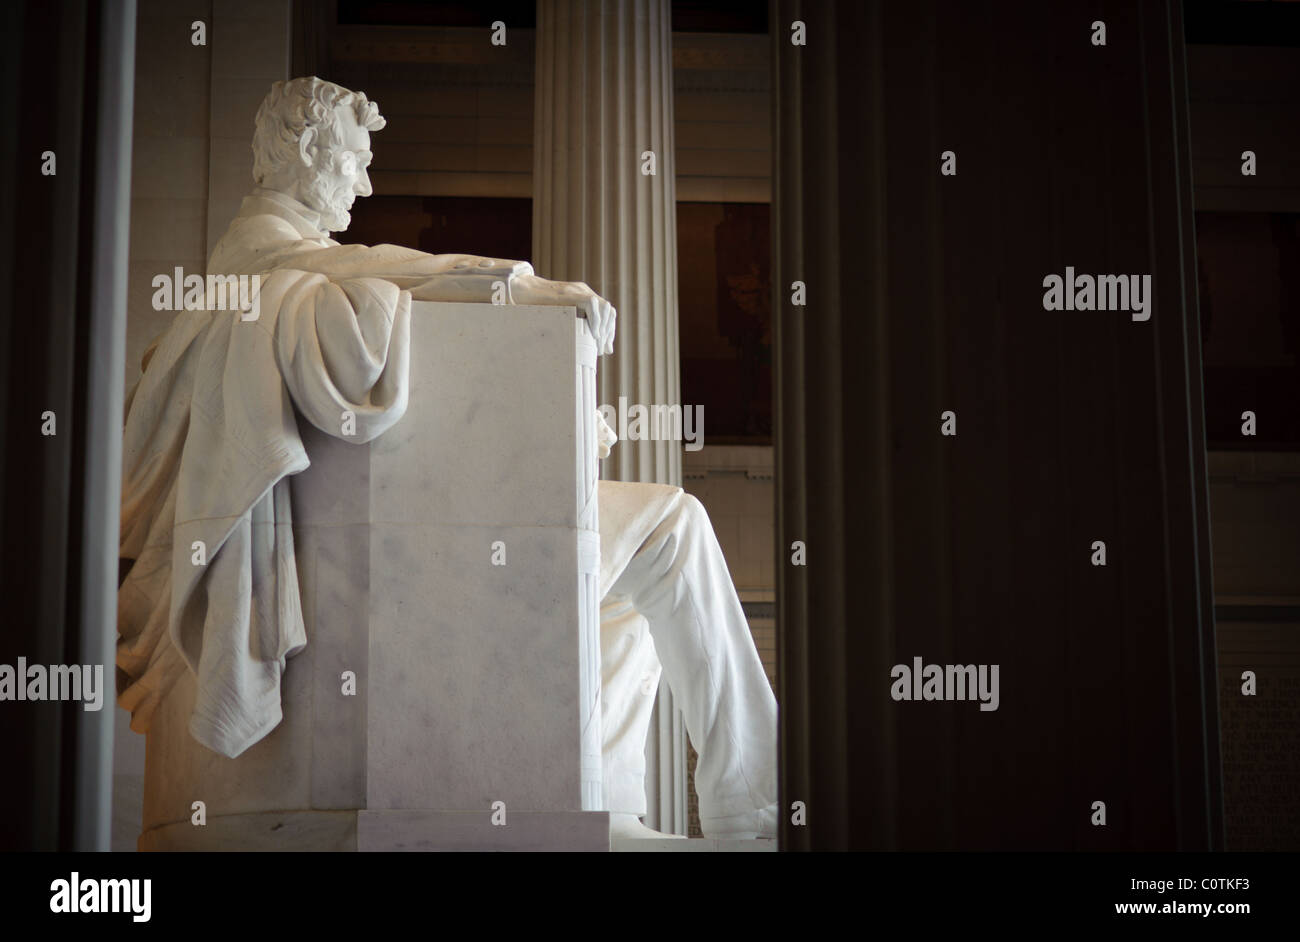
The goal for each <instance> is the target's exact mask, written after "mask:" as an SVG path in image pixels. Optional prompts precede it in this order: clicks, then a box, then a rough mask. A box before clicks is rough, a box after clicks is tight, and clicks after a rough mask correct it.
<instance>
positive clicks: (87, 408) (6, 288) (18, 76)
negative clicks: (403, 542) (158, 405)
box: [0, 0, 135, 850]
mask: <svg viewBox="0 0 1300 942" xmlns="http://www.w3.org/2000/svg"><path fill="white" fill-rule="evenodd" d="M134 35H135V4H134V3H133V2H104V3H102V4H101V3H90V4H87V3H85V2H78V0H67V2H62V3H50V2H39V0H38V2H15V3H7V4H3V5H2V7H0V43H2V44H3V45H2V46H0V50H2V52H3V54H2V55H0V95H2V96H3V99H2V100H0V108H3V110H4V113H5V114H6V115H8V116H9V117H8V120H9V122H10V123H9V130H8V133H6V134H5V135H3V136H0V137H2V140H0V168H3V175H4V179H5V185H4V186H3V187H0V299H2V304H3V309H4V312H5V316H4V319H3V322H2V323H0V370H3V381H2V382H0V436H2V437H3V449H2V451H3V457H2V458H0V482H2V485H3V495H4V502H3V514H2V516H0V531H2V532H3V540H4V555H3V558H4V565H3V567H2V568H0V572H2V573H3V575H2V576H0V599H3V605H4V615H3V623H4V630H3V632H0V664H7V665H10V666H11V667H16V665H17V663H18V658H19V657H23V658H25V659H26V660H27V662H28V663H29V664H41V665H45V666H47V667H48V666H49V665H54V664H67V665H73V664H101V665H103V683H104V690H103V698H104V700H103V707H102V709H101V710H100V711H98V712H95V711H86V710H84V709H83V707H82V704H81V703H79V702H63V703H59V702H40V701H38V702H31V701H27V702H21V703H19V702H11V701H6V702H4V703H3V704H0V711H3V721H2V722H0V730H2V731H3V735H4V737H5V743H4V746H3V754H4V756H5V766H6V769H7V770H8V773H7V774H6V775H5V776H4V777H3V778H4V788H5V789H6V792H7V794H6V796H5V798H4V801H5V804H6V806H7V807H9V808H12V809H18V810H19V811H20V812H21V813H17V812H16V813H14V814H9V815H5V816H3V818H0V847H3V848H6V849H40V850H55V849H80V850H95V849H105V850H106V849H107V848H108V824H109V799H110V795H111V782H112V776H111V772H112V765H111V755H112V733H113V724H112V719H113V710H114V709H116V706H115V699H116V698H115V694H114V690H113V684H114V665H113V651H114V646H115V639H116V603H117V599H116V596H117V581H116V579H117V571H116V570H117V562H116V557H117V543H118V533H117V530H118V508H119V503H120V500H121V497H120V493H121V489H120V466H121V454H120V452H121V425H122V392H123V389H122V386H123V379H122V369H123V363H122V360H123V356H124V353H123V350H124V346H125V341H124V337H125V304H126V247H127V244H128V240H129V232H130V229H129V221H128V217H127V190H128V187H129V179H130V177H129V174H130V163H131V160H130V140H131V99H132V90H133V89H132V82H133V78H132V76H133V73H134V61H133V60H134ZM45 151H53V152H54V155H55V170H56V172H55V174H54V175H44V174H42V164H43V163H44V161H43V158H42V154H43V153H44V152H45ZM46 412H52V413H54V422H55V426H54V429H55V434H53V435H44V434H42V425H43V420H42V415H43V414H44V413H46Z"/></svg>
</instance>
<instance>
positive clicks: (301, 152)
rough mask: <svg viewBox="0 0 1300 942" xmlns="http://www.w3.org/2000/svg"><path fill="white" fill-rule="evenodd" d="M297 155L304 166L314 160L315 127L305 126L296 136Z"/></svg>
mask: <svg viewBox="0 0 1300 942" xmlns="http://www.w3.org/2000/svg"><path fill="white" fill-rule="evenodd" d="M298 156H299V157H300V158H301V159H302V164H303V166H304V167H310V166H311V165H312V164H313V163H315V161H316V129H315V128H305V129H304V130H303V132H302V137H300V138H298Z"/></svg>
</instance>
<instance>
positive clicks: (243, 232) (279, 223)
mask: <svg viewBox="0 0 1300 942" xmlns="http://www.w3.org/2000/svg"><path fill="white" fill-rule="evenodd" d="M301 241H302V236H301V235H300V234H299V232H298V230H297V229H295V228H294V226H293V225H292V224H291V223H290V222H288V221H287V220H285V219H282V218H281V217H279V216H277V215H275V214H274V213H253V214H249V215H246V216H245V215H240V216H236V217H235V218H234V220H233V221H232V222H231V223H230V226H229V227H228V228H227V229H226V232H225V234H224V235H223V236H222V237H221V238H220V239H219V240H217V244H216V246H215V247H214V248H213V250H212V255H211V257H210V258H209V260H208V271H209V272H213V271H218V272H232V273H237V272H241V271H253V270H255V269H256V270H261V268H260V267H259V266H258V265H257V264H256V263H258V262H261V261H263V260H265V259H266V258H267V256H269V255H271V254H273V253H275V252H276V251H278V250H280V249H286V248H290V247H292V246H294V245H295V244H297V243H300V242H301ZM250 266H252V267H250Z"/></svg>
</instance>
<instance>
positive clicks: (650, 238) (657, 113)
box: [533, 0, 682, 485]
mask: <svg viewBox="0 0 1300 942" xmlns="http://www.w3.org/2000/svg"><path fill="white" fill-rule="evenodd" d="M536 56H537V85H536V115H535V121H534V124H533V127H534V129H535V130H534V145H533V265H534V267H535V268H536V270H537V273H538V274H539V275H542V276H544V277H546V278H552V279H556V280H560V281H585V282H586V283H587V284H589V285H591V287H592V288H593V289H595V291H596V292H597V293H598V294H600V295H601V296H602V297H604V298H606V299H607V300H608V301H610V302H611V303H612V304H613V305H614V307H615V308H617V309H618V336H617V338H616V339H615V343H614V354H613V355H612V356H606V357H604V358H602V360H601V361H600V370H599V382H600V401H601V402H602V403H608V404H609V405H611V406H613V407H614V408H616V409H617V408H618V405H619V397H626V401H627V404H628V406H629V407H630V406H631V405H633V404H636V403H640V404H643V405H646V406H650V405H653V404H660V405H672V404H677V403H680V402H681V371H680V366H679V364H680V354H679V346H678V338H677V216H676V200H677V192H676V185H675V184H674V159H673V120H672V116H673V85H672V22H671V6H670V4H669V2H668V0H626V2H602V0H543V2H540V3H539V4H538V8H537V52H536ZM647 151H649V152H651V153H652V154H653V158H652V159H653V170H654V172H653V173H647V172H643V170H645V169H649V164H650V161H651V158H650V157H649V156H646V152H647ZM602 464H603V470H602V474H603V476H604V477H605V478H606V479H609V480H619V481H645V482H655V483H660V484H678V485H680V484H681V480H682V471H681V442H680V441H623V442H621V443H620V444H619V445H618V446H617V447H615V449H614V452H613V454H612V455H611V456H610V457H609V458H608V459H607V460H606V461H604V462H602Z"/></svg>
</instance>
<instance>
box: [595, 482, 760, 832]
mask: <svg viewBox="0 0 1300 942" xmlns="http://www.w3.org/2000/svg"><path fill="white" fill-rule="evenodd" d="M599 501H600V534H601V582H600V585H601V591H602V593H603V601H602V625H601V643H602V652H604V651H610V652H611V653H613V654H614V655H615V665H612V666H611V670H605V671H603V672H604V673H606V674H607V677H606V684H607V686H606V687H605V691H604V695H605V696H607V697H609V701H610V707H609V708H607V709H606V711H605V713H604V719H605V722H606V723H607V724H609V725H608V726H607V727H606V733H605V742H606V750H605V755H606V771H607V774H610V778H611V781H612V782H614V783H615V787H617V783H619V782H620V781H624V780H625V778H624V775H625V774H627V773H631V774H634V773H635V771H636V769H638V768H639V769H640V772H641V775H642V776H643V775H644V758H643V755H644V748H645V736H646V725H647V724H648V722H649V714H650V711H649V707H648V705H646V704H645V703H644V701H645V700H646V699H648V696H639V695H640V694H641V690H640V689H638V690H637V691H636V693H635V694H633V695H631V696H629V695H628V693H627V691H626V690H625V689H615V690H611V689H610V688H609V686H608V684H609V683H610V682H611V681H613V682H615V683H617V684H618V685H619V687H620V688H622V687H623V686H624V685H626V684H629V683H635V684H637V686H638V687H640V684H641V683H643V682H644V674H645V672H646V665H647V664H648V663H649V661H648V659H647V656H646V652H645V644H644V640H643V639H640V638H638V637H637V631H636V619H635V616H634V614H632V610H635V612H639V613H640V614H641V615H643V616H645V619H646V621H647V622H648V626H649V634H650V637H651V638H652V639H653V642H654V643H653V653H654V654H657V656H658V660H659V661H660V662H662V664H663V673H664V676H665V678H666V679H667V681H668V686H669V688H670V689H671V690H672V691H673V696H674V698H675V700H676V702H677V703H678V704H679V705H680V706H681V708H682V713H683V715H684V716H685V720H686V731H687V733H688V734H689V735H690V738H691V743H692V745H694V746H695V750H696V752H697V753H699V763H698V765H697V766H696V772H695V788H696V791H697V792H698V793H699V796H700V818H701V824H702V826H703V829H704V833H705V835H706V836H712V835H713V834H723V833H743V832H745V831H747V830H753V831H758V832H764V833H765V832H770V830H771V828H772V826H773V825H774V824H775V802H776V698H775V697H774V696H773V695H772V689H771V687H770V686H769V684H768V681H767V677H766V675H765V674H764V673H763V666H762V663H761V662H760V661H759V658H758V652H757V651H756V650H755V648H754V642H753V639H752V637H751V635H750V633H749V626H748V623H747V621H746V619H745V615H744V612H743V611H742V610H741V607H740V599H739V598H738V597H737V595H736V590H735V587H734V586H733V585H732V582H731V575H730V573H729V572H728V571H727V565H726V561H725V559H723V556H722V548H721V547H720V546H719V545H718V540H717V537H716V536H715V535H714V533H713V527H712V525H711V524H710V523H709V518H708V515H707V513H706V512H705V510H704V507H703V505H701V504H700V502H699V501H698V500H696V499H695V498H694V497H692V496H691V495H690V494H687V493H686V492H684V491H683V490H682V489H681V488H678V487H667V486H664V485H657V484H624V483H617V482H609V481H601V482H600V491H599ZM606 619H608V620H606ZM607 629H608V631H609V637H608V638H607V637H606V632H607ZM638 672H639V673H638ZM633 721H635V723H636V724H638V725H637V727H636V729H635V730H633V728H632V722H633ZM634 750H635V752H636V753H638V754H639V755H637V756H635V757H634V756H633V752H634ZM611 764H612V765H613V766H614V767H613V768H611V767H610V766H611ZM611 810H618V811H622V810H633V811H638V812H640V813H643V812H644V810H645V805H644V796H643V797H642V803H641V804H640V806H639V809H623V808H618V809H614V808H611ZM756 822H757V823H756Z"/></svg>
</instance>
